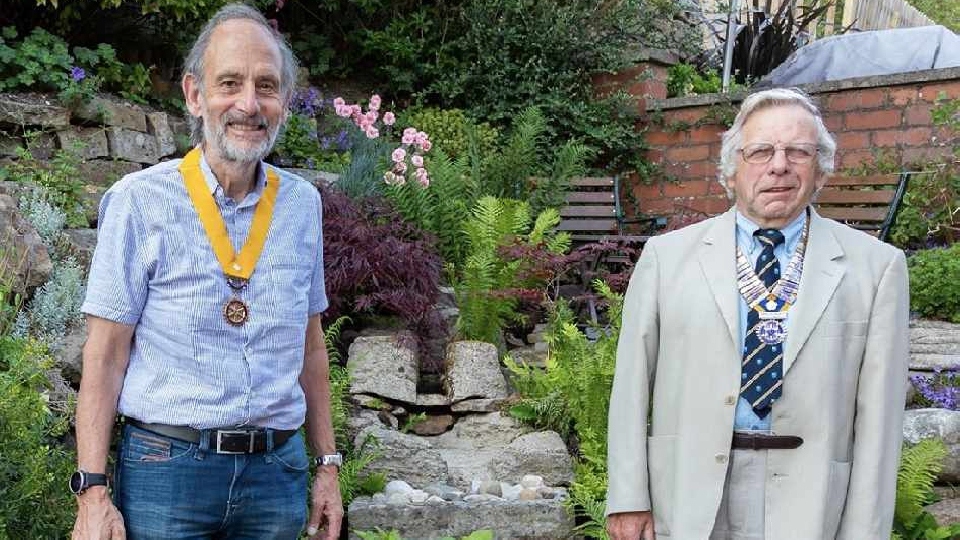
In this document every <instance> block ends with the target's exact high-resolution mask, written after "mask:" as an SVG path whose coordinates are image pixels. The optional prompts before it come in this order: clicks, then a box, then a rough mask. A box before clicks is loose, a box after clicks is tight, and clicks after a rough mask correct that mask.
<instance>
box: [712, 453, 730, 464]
mask: <svg viewBox="0 0 960 540" xmlns="http://www.w3.org/2000/svg"><path fill="white" fill-rule="evenodd" d="M713 457H714V459H716V460H717V463H726V462H727V455H726V454H717V455H715V456H713Z"/></svg>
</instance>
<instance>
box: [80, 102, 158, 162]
mask: <svg viewBox="0 0 960 540" xmlns="http://www.w3.org/2000/svg"><path fill="white" fill-rule="evenodd" d="M74 116H75V117H76V118H78V119H80V120H83V121H85V122H91V123H94V124H102V125H104V126H111V127H118V128H124V129H128V130H133V131H142V132H145V131H147V117H146V115H145V114H144V113H143V109H141V108H140V107H138V106H136V105H133V104H131V103H126V102H123V101H113V100H110V99H107V98H102V97H96V98H93V99H91V100H89V101H87V102H86V103H83V104H82V105H80V107H78V108H77V110H76V111H74ZM153 163H156V161H154V162H153Z"/></svg>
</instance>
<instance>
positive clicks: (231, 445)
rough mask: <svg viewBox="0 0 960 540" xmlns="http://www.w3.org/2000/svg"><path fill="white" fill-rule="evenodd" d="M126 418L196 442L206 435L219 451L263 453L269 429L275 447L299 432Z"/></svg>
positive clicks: (144, 426) (133, 423) (129, 422)
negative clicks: (215, 426) (169, 423)
mask: <svg viewBox="0 0 960 540" xmlns="http://www.w3.org/2000/svg"><path fill="white" fill-rule="evenodd" d="M126 421H127V423H128V424H130V425H131V426H134V427H138V428H140V429H145V430H147V431H152V432H153V433H156V434H158V435H163V436H165V437H170V438H173V439H179V440H181V441H185V442H188V443H193V444H200V441H201V438H202V437H208V438H209V439H208V441H209V445H208V447H209V448H210V450H213V451H215V452H216V453H218V454H259V453H262V452H265V451H266V450H267V432H268V431H272V432H273V446H274V448H276V447H278V446H281V445H283V443H285V442H287V440H288V439H290V437H293V434H294V433H296V432H297V430H295V429H289V430H284V429H273V430H270V429H268V428H246V429H204V430H199V429H193V428H191V427H186V426H170V425H167V424H148V423H146V422H141V421H139V420H137V419H135V418H127V419H126Z"/></svg>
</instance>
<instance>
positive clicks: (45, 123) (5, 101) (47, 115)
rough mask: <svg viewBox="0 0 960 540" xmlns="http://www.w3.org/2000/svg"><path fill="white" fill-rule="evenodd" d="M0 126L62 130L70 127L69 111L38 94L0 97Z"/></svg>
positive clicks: (4, 95)
mask: <svg viewBox="0 0 960 540" xmlns="http://www.w3.org/2000/svg"><path fill="white" fill-rule="evenodd" d="M0 124H10V125H13V126H40V127H43V128H62V127H67V126H69V125H70V111H69V110H68V109H67V108H66V107H61V106H59V105H54V104H52V102H51V101H50V100H49V99H47V98H45V97H43V96H41V95H38V94H21V95H11V94H3V95H0Z"/></svg>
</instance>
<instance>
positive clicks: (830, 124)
mask: <svg viewBox="0 0 960 540" xmlns="http://www.w3.org/2000/svg"><path fill="white" fill-rule="evenodd" d="M823 125H825V126H827V130H828V131H830V132H831V133H838V132H840V131H843V115H842V114H840V113H833V114H831V113H829V112H826V113H824V115H823Z"/></svg>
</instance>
